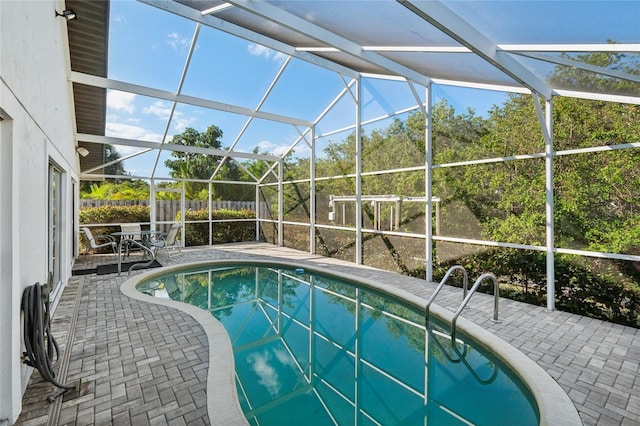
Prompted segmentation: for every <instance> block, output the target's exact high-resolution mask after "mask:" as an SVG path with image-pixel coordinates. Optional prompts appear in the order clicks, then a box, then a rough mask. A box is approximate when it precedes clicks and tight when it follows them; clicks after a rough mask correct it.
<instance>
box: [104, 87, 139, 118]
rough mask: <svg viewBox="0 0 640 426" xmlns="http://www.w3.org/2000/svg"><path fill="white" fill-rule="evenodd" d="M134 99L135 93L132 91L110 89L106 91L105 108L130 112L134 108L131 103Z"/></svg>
mask: <svg viewBox="0 0 640 426" xmlns="http://www.w3.org/2000/svg"><path fill="white" fill-rule="evenodd" d="M135 99H136V95H135V94H134V93H127V92H120V91H117V90H111V91H109V93H107V108H109V109H112V110H115V111H125V112H128V113H129V114H131V113H133V112H134V111H135V110H136V107H135V105H134V104H133V102H134V100H135Z"/></svg>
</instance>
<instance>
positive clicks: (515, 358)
mask: <svg viewBox="0 0 640 426" xmlns="http://www.w3.org/2000/svg"><path fill="white" fill-rule="evenodd" d="M256 264H265V265H270V266H284V267H288V268H293V269H295V268H298V267H300V266H301V263H300V261H299V260H296V261H293V260H291V261H289V260H287V259H277V260H274V259H273V258H269V259H265V260H260V259H224V260H208V261H199V262H191V263H184V264H180V265H175V266H167V267H163V268H159V269H155V270H151V271H148V272H144V273H142V274H139V275H136V276H134V277H131V278H129V279H127V280H126V281H125V282H124V283H122V285H121V286H120V291H121V292H122V293H123V294H125V295H126V296H128V297H131V298H133V299H137V300H140V301H143V302H147V303H155V304H159V305H164V306H169V307H172V308H176V309H179V310H181V311H183V312H185V313H187V314H189V315H191V316H192V317H193V318H194V319H195V320H196V321H198V322H199V323H200V324H201V325H202V327H203V329H204V331H205V333H206V336H207V340H208V342H209V369H208V378H207V410H208V413H209V418H210V419H211V423H212V424H220V425H227V424H229V425H231V424H244V425H247V424H248V422H247V420H246V418H245V417H244V414H243V412H242V409H241V407H240V403H239V399H238V396H237V390H236V386H235V377H234V368H235V365H234V358H233V348H232V345H231V341H230V338H229V336H228V334H227V332H226V330H225V329H224V327H223V326H222V324H221V323H220V322H219V321H218V320H216V319H215V318H214V317H213V316H212V315H210V314H209V312H207V311H205V310H203V309H200V308H197V307H195V306H192V305H188V304H186V303H182V302H179V301H173V300H167V299H159V298H156V297H153V296H149V295H147V294H144V293H141V292H139V291H138V290H136V288H135V287H136V285H137V284H138V283H139V282H141V281H143V280H146V279H150V278H153V277H154V276H159V275H163V274H165V273H167V272H171V271H173V270H181V269H186V268H194V267H200V266H210V265H219V266H223V265H256ZM304 268H305V269H307V270H309V271H312V272H316V273H320V274H325V275H330V276H335V277H337V278H343V279H346V280H348V281H353V282H356V283H358V284H360V285H363V286H365V287H368V288H372V289H375V290H377V291H379V292H382V293H383V294H387V295H390V296H394V297H397V298H399V299H401V300H403V301H406V302H407V303H409V304H411V305H414V306H416V307H418V308H423V307H424V306H425V305H426V300H425V299H424V298H422V297H419V296H416V295H414V294H412V293H409V292H408V291H406V290H403V289H400V288H397V287H394V286H391V285H389V284H385V283H382V282H379V281H375V280H371V279H367V278H362V277H359V276H356V275H353V274H349V273H345V272H339V271H328V270H327V267H326V265H323V266H319V265H314V264H311V263H308V262H305V263H304ZM430 313H431V315H435V316H436V317H438V318H439V319H441V320H444V321H445V322H447V323H451V320H452V318H453V313H452V312H450V311H448V310H447V309H444V308H442V307H440V306H438V305H437V304H433V305H431V307H430ZM457 328H458V330H460V331H461V332H463V333H465V334H467V335H470V336H472V337H473V338H474V340H476V341H477V342H478V343H480V344H481V345H483V346H485V347H486V348H487V349H489V350H490V351H491V352H492V353H493V354H494V355H496V356H497V357H498V358H499V359H500V361H502V362H503V363H505V364H506V365H507V366H509V367H510V368H511V369H512V371H513V372H514V373H515V374H516V375H517V376H518V377H519V378H520V379H521V380H522V381H523V383H524V384H525V385H526V386H527V387H528V388H529V390H530V391H531V393H532V394H533V396H534V398H535V400H536V403H537V405H538V410H539V415H540V425H545V426H546V425H549V426H556V425H557V426H572V425H582V424H583V422H582V420H581V419H580V416H579V415H578V410H577V409H576V407H575V405H574V404H573V402H572V401H571V399H569V396H568V395H567V394H566V392H565V391H564V390H563V389H562V387H561V386H560V385H559V384H558V383H557V382H556V381H555V380H554V379H553V378H552V377H551V376H550V375H549V374H548V373H547V372H546V371H545V370H544V369H543V368H542V367H541V366H539V365H538V364H537V363H535V362H534V361H533V360H531V359H530V358H529V357H527V356H526V355H524V354H523V353H522V352H520V351H519V350H518V349H516V348H515V347H513V346H512V345H510V344H509V343H507V342H506V341H504V340H502V339H501V338H500V337H498V336H496V335H494V334H492V333H490V332H488V331H486V330H484V329H483V328H481V327H480V326H478V325H476V324H474V323H472V322H471V321H468V320H466V319H464V318H463V317H460V318H458V320H457ZM214 365H215V366H216V368H211V367H212V366H214ZM214 395H215V397H214ZM214 415H215V418H214Z"/></svg>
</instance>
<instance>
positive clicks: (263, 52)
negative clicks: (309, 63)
mask: <svg viewBox="0 0 640 426" xmlns="http://www.w3.org/2000/svg"><path fill="white" fill-rule="evenodd" d="M247 50H248V51H249V54H251V55H253V56H263V57H264V58H266V59H273V60H274V61H275V62H282V61H284V60H285V59H286V57H287V55H285V54H284V53H281V52H277V51H275V50H273V49H270V48H268V47H265V46H261V45H259V44H255V43H251V44H249V45H248V46H247Z"/></svg>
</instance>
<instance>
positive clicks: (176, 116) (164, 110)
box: [142, 101, 196, 132]
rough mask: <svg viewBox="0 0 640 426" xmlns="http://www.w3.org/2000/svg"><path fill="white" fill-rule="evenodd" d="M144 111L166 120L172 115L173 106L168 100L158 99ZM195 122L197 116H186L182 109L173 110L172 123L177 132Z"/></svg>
mask: <svg viewBox="0 0 640 426" xmlns="http://www.w3.org/2000/svg"><path fill="white" fill-rule="evenodd" d="M142 112H144V113H145V114H150V115H154V116H156V117H158V118H160V119H163V120H166V119H168V118H169V116H170V115H171V106H170V104H169V103H168V102H163V101H156V102H154V103H153V104H152V105H150V106H148V107H145V108H144V109H143V110H142ZM195 122H196V118H195V117H184V116H183V113H182V112H180V111H174V112H173V118H172V124H173V127H174V129H175V130H176V132H182V131H183V130H184V129H186V128H187V127H189V126H191V125H192V124H193V123H195Z"/></svg>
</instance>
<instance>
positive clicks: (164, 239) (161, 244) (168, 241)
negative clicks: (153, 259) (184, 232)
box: [151, 225, 182, 260]
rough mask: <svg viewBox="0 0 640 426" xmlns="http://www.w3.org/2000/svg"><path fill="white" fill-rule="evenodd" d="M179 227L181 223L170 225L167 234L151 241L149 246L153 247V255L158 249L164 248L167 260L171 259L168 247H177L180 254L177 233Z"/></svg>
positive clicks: (180, 227)
mask: <svg viewBox="0 0 640 426" xmlns="http://www.w3.org/2000/svg"><path fill="white" fill-rule="evenodd" d="M181 229H182V225H172V226H171V228H170V229H169V232H168V233H167V235H165V236H160V237H158V239H157V240H156V241H152V242H151V247H153V252H154V255H155V254H157V253H158V249H161V248H164V249H165V250H166V251H167V256H169V260H171V253H170V252H169V248H170V247H171V248H174V249H178V251H179V252H180V254H182V250H181V249H180V241H179V240H178V233H179V232H180V230H181Z"/></svg>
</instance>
